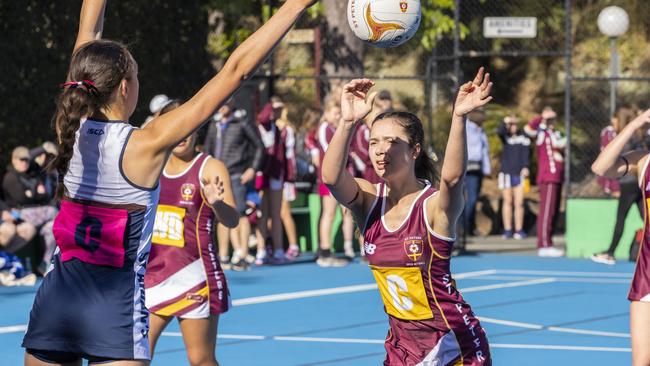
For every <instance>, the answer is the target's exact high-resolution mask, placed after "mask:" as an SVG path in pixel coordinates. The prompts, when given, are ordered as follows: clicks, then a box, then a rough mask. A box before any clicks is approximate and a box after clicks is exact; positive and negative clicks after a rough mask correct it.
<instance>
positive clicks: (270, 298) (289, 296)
mask: <svg viewBox="0 0 650 366" xmlns="http://www.w3.org/2000/svg"><path fill="white" fill-rule="evenodd" d="M376 288H377V284H374V283H372V284H367V285H354V286H344V287H333V288H325V289H321V290H307V291H297V292H287V293H283V294H275V295H266V296H255V297H247V298H244V299H238V300H233V302H232V304H233V305H234V306H242V305H252V304H262V303H267V302H275V301H285V300H294V299H303V298H306V297H318V296H326V295H335V294H348V293H352V292H361V291H369V290H374V289H376Z"/></svg>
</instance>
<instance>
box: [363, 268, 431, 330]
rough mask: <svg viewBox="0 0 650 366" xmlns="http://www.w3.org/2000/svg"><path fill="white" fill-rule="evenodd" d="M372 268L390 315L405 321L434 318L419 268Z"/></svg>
mask: <svg viewBox="0 0 650 366" xmlns="http://www.w3.org/2000/svg"><path fill="white" fill-rule="evenodd" d="M370 268H371V269H372V274H373V275H374V276H375V280H377V285H378V287H379V292H380V294H381V298H382V300H383V302H384V306H385V307H386V312H387V313H388V314H390V315H392V316H394V317H396V318H399V319H405V320H424V319H431V318H433V312H432V311H431V308H430V307H429V300H428V298H427V294H426V290H425V288H424V282H423V280H422V273H421V272H420V269H419V268H415V267H414V268H401V267H376V266H370Z"/></svg>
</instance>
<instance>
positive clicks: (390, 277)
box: [364, 183, 492, 366]
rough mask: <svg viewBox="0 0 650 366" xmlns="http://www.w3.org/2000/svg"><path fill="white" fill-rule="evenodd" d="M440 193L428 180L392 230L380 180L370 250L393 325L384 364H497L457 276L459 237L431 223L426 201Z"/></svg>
mask: <svg viewBox="0 0 650 366" xmlns="http://www.w3.org/2000/svg"><path fill="white" fill-rule="evenodd" d="M436 194H437V191H436V190H435V189H434V188H432V187H431V186H430V185H429V184H427V185H426V187H425V188H424V189H422V191H421V192H420V193H419V195H418V196H417V198H416V199H415V201H414V202H413V204H412V206H411V212H410V214H409V215H408V216H407V217H406V218H405V219H404V221H403V222H402V224H401V225H400V226H399V228H397V229H395V230H390V229H389V228H388V227H387V225H386V224H385V222H384V220H385V219H384V212H385V207H386V199H385V197H386V186H385V184H384V183H380V184H378V185H377V199H376V200H375V202H374V203H373V206H372V208H371V210H370V212H369V215H368V219H367V221H366V224H365V229H364V237H365V243H364V250H365V253H366V256H367V258H368V260H369V264H370V268H371V269H372V272H373V275H374V276H375V280H376V281H377V285H378V287H379V292H380V293H381V298H382V300H383V302H384V310H385V311H386V313H387V314H388V320H389V325H390V329H389V331H388V336H387V337H386V342H385V348H386V353H387V354H386V359H385V361H384V365H385V366H388V365H390V366H397V365H399V366H413V365H422V366H424V365H440V366H443V365H491V362H492V361H491V358H490V349H489V346H488V341H487V337H486V335H485V332H484V330H483V328H481V325H480V323H479V321H478V319H477V318H476V316H474V313H473V312H472V309H471V308H470V306H469V305H468V304H467V303H466V302H465V301H464V300H463V297H462V296H461V294H460V292H458V290H457V289H456V286H455V282H454V280H453V279H452V276H451V272H450V261H449V257H450V253H451V249H452V246H453V239H451V238H446V237H443V236H441V235H438V234H436V233H435V232H434V231H433V230H432V229H431V228H430V226H429V223H428V218H427V214H426V202H427V200H428V199H429V198H431V197H433V196H435V195H436Z"/></svg>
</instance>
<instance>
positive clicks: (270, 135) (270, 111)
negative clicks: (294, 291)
mask: <svg viewBox="0 0 650 366" xmlns="http://www.w3.org/2000/svg"><path fill="white" fill-rule="evenodd" d="M283 109H284V103H282V100H280V98H278V97H275V96H274V97H271V100H270V101H269V102H268V103H267V104H266V105H265V106H264V108H262V111H261V112H260V113H259V115H258V116H257V128H258V129H259V132H260V135H261V136H262V142H263V143H264V147H265V148H266V161H265V164H264V167H263V168H262V169H261V170H259V171H258V172H257V179H256V183H255V189H257V190H258V191H260V192H261V196H262V217H261V220H260V222H259V224H258V225H257V229H258V231H259V234H260V235H258V238H257V254H256V256H255V257H256V258H255V264H257V265H262V264H265V263H269V262H270V263H282V262H284V261H285V260H286V259H287V258H286V257H285V253H284V240H283V238H284V236H283V230H282V216H281V214H280V213H281V211H282V192H283V188H284V182H285V181H286V178H287V177H288V175H289V174H292V175H293V174H295V171H292V172H288V171H287V156H286V148H285V145H284V141H283V140H282V136H281V131H280V130H279V129H278V126H277V125H276V120H277V119H278V118H280V115H281V113H282V110H283ZM292 178H293V177H292ZM269 219H270V221H271V225H270V226H271V227H270V233H269ZM269 239H270V240H271V243H270V244H271V245H269V248H271V247H272V248H273V249H272V250H273V253H267V251H266V244H267V241H268V240H269ZM294 244H295V243H294Z"/></svg>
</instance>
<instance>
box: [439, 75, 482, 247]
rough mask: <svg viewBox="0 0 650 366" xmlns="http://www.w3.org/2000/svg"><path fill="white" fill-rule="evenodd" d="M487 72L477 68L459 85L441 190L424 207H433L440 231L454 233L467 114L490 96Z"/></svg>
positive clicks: (463, 166) (459, 204) (464, 164)
mask: <svg viewBox="0 0 650 366" xmlns="http://www.w3.org/2000/svg"><path fill="white" fill-rule="evenodd" d="M491 90H492V83H491V82H490V74H485V70H484V68H482V67H481V68H480V69H479V71H478V73H477V74H476V77H475V78H474V80H473V81H470V82H468V83H466V84H464V85H463V86H461V87H460V90H459V91H458V95H457V96H456V102H455V104H454V111H453V113H452V119H451V129H450V131H449V139H448V140H447V149H446V150H445V160H444V162H443V164H442V171H441V173H440V193H439V194H438V196H437V198H436V199H435V200H430V201H429V202H430V203H429V205H430V207H427V209H428V210H430V211H433V215H432V216H429V217H433V230H434V231H435V232H436V233H438V234H441V235H444V236H448V237H453V236H454V233H455V232H456V220H457V219H458V217H459V216H460V214H461V212H462V211H463V207H464V200H463V180H464V177H465V170H466V169H467V132H466V129H465V123H466V118H465V115H467V114H468V113H469V112H471V111H473V110H474V109H476V108H478V107H481V106H483V105H485V104H487V103H488V102H489V101H490V100H492V97H491V96H490V91H491Z"/></svg>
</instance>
